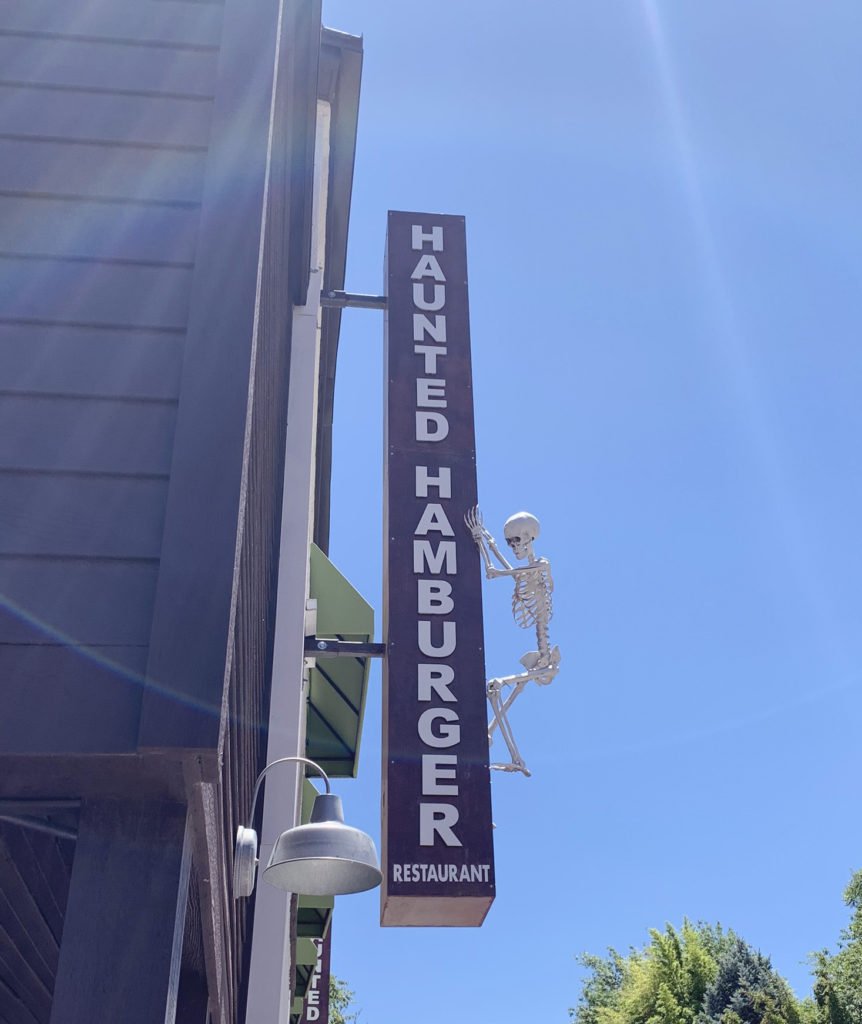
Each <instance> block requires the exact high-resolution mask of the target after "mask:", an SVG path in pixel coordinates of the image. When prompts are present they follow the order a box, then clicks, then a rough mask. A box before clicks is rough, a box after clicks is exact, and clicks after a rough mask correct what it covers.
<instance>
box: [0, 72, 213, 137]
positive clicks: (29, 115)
mask: <svg viewBox="0 0 862 1024" xmlns="http://www.w3.org/2000/svg"><path fill="white" fill-rule="evenodd" d="M211 116H212V101H211V100H206V99H200V100H198V99H192V100H186V99H175V98H174V97H172V96H128V95H123V94H119V95H118V94H111V93H97V92H85V91H83V90H68V89H57V90H51V91H50V92H49V93H48V94H46V91H45V90H44V89H33V88H32V87H30V86H17V85H0V134H3V135H16V136H24V137H31V138H32V137H34V136H35V137H45V138H50V139H70V140H75V139H87V140H90V141H94V142H122V143H129V142H132V143H135V142H138V143H146V144H149V145H179V146H184V147H187V146H206V144H207V141H208V139H209V127H210V118H211Z"/></svg>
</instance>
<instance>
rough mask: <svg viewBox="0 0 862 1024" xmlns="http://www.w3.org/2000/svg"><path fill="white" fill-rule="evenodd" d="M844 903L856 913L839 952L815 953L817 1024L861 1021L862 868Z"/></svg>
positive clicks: (854, 1023) (858, 1022)
mask: <svg viewBox="0 0 862 1024" xmlns="http://www.w3.org/2000/svg"><path fill="white" fill-rule="evenodd" d="M844 902H845V903H846V905H847V906H848V907H850V908H851V909H852V911H853V914H852V917H851V919H850V924H849V925H848V926H847V928H845V929H844V931H843V932H842V933H841V939H840V941H839V944H838V951H837V952H836V953H835V954H834V955H830V954H829V951H828V950H825V949H824V950H821V951H820V952H819V953H815V954H813V956H812V961H813V967H814V1002H815V1004H816V1022H817V1024H862V870H860V871H857V872H856V873H855V874H854V875H853V877H852V878H851V879H850V884H849V885H848V886H847V888H846V889H845V890H844Z"/></svg>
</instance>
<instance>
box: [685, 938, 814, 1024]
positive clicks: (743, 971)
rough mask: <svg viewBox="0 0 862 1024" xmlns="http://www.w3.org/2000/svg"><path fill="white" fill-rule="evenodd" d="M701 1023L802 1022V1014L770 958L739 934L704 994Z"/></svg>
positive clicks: (780, 1023)
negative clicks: (773, 967) (753, 947)
mask: <svg viewBox="0 0 862 1024" xmlns="http://www.w3.org/2000/svg"><path fill="white" fill-rule="evenodd" d="M699 1024H801V1017H800V1011H799V1007H798V1004H797V1001H796V999H795V997H794V996H793V993H792V992H791V991H790V989H789V987H788V986H787V983H786V982H785V981H784V979H783V978H781V977H780V976H779V975H778V974H777V973H776V972H775V971H774V970H773V969H772V964H771V963H770V962H769V959H768V958H767V957H765V956H764V955H763V954H762V953H759V952H757V951H756V950H754V949H752V948H751V946H749V945H748V943H746V942H743V941H742V939H740V938H738V937H735V938H734V941H733V942H732V943H731V944H730V945H729V946H728V947H727V948H726V949H725V950H724V952H723V953H722V955H721V957H720V959H719V961H718V970H717V972H716V975H715V978H714V979H713V981H712V983H711V984H710V985H709V987H708V988H707V990H706V992H705V994H704V999H703V1012H702V1013H701V1015H700V1018H699Z"/></svg>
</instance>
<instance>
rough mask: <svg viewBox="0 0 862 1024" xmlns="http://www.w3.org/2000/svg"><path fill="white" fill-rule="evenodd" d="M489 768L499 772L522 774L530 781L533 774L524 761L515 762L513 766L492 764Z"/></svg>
mask: <svg viewBox="0 0 862 1024" xmlns="http://www.w3.org/2000/svg"><path fill="white" fill-rule="evenodd" d="M488 767H489V768H492V769H493V770H494V771H497V772H522V773H523V774H524V775H525V776H526V777H527V778H528V779H529V778H530V777H531V776H532V772H531V771H530V769H529V768H528V767H527V766H526V765H525V764H524V762H523V761H517V762H515V761H513V762H512V763H511V764H492V765H489V766H488Z"/></svg>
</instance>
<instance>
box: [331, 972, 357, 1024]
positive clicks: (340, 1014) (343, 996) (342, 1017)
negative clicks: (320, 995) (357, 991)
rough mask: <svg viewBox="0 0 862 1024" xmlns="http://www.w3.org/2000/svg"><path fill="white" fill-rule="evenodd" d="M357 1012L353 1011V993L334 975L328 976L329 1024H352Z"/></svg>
mask: <svg viewBox="0 0 862 1024" xmlns="http://www.w3.org/2000/svg"><path fill="white" fill-rule="evenodd" d="M358 1017H359V1011H358V1010H354V1009H353V992H352V991H351V990H350V989H349V988H348V987H347V983H346V982H344V981H342V980H341V978H336V976H335V975H334V974H330V976H329V1024H354V1022H355V1021H356V1020H357V1019H358Z"/></svg>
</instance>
